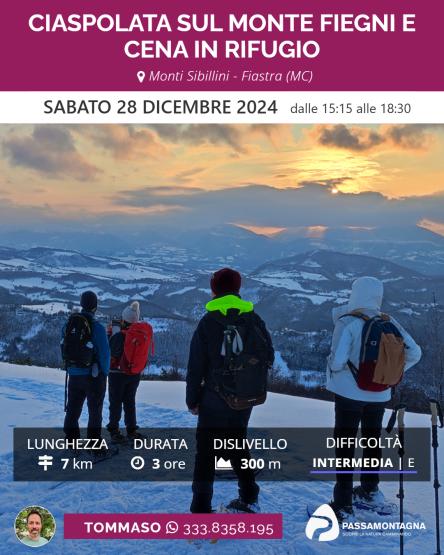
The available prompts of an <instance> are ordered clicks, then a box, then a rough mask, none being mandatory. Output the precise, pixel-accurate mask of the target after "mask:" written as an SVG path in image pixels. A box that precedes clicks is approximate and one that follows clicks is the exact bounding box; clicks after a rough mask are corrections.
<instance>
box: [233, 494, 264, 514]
mask: <svg viewBox="0 0 444 555" xmlns="http://www.w3.org/2000/svg"><path fill="white" fill-rule="evenodd" d="M225 509H226V512H228V513H252V514H254V513H260V512H261V508H260V506H259V503H258V502H257V501H255V502H254V503H245V501H242V499H240V497H238V498H237V499H233V500H232V501H230V502H229V503H228V505H227V506H226V507H225Z"/></svg>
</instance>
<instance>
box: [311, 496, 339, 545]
mask: <svg viewBox="0 0 444 555" xmlns="http://www.w3.org/2000/svg"><path fill="white" fill-rule="evenodd" d="M324 528H327V530H326V531H325V532H321V533H320V534H319V538H318V540H319V541H320V542H330V541H333V540H335V539H336V538H337V537H338V536H339V523H338V519H337V518H336V515H335V513H334V511H333V509H332V508H331V507H330V505H327V504H324V505H321V506H320V507H318V508H317V509H316V511H315V512H314V513H313V514H312V515H311V517H310V520H309V521H308V522H307V526H306V527H305V535H306V536H307V538H308V539H310V540H312V539H313V536H314V533H315V532H316V530H319V529H321V530H323V529H324Z"/></svg>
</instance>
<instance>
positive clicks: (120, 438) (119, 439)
mask: <svg viewBox="0 0 444 555" xmlns="http://www.w3.org/2000/svg"><path fill="white" fill-rule="evenodd" d="M110 436H111V443H126V437H125V436H124V435H123V434H122V432H121V431H120V430H116V431H114V432H110Z"/></svg>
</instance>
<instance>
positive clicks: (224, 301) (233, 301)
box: [205, 295, 254, 316]
mask: <svg viewBox="0 0 444 555" xmlns="http://www.w3.org/2000/svg"><path fill="white" fill-rule="evenodd" d="M205 308H206V309H207V310H208V312H215V311H216V310H218V311H219V312H221V313H222V314H223V315H224V316H226V315H227V311H228V310H230V308H237V310H239V314H243V313H244V312H253V310H254V305H253V303H250V301H244V300H242V299H240V298H239V297H237V296H236V295H225V296H224V297H219V298H217V299H213V300H212V301H210V302H208V303H207V304H206V305H205Z"/></svg>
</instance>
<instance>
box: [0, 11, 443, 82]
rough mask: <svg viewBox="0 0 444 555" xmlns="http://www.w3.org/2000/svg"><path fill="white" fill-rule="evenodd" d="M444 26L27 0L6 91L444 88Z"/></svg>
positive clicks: (380, 17) (426, 16)
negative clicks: (443, 46)
mask: <svg viewBox="0 0 444 555" xmlns="http://www.w3.org/2000/svg"><path fill="white" fill-rule="evenodd" d="M443 19H444V3H443V2H433V3H431V2H417V1H415V2H414V1H412V0H410V1H409V0H407V1H406V0H372V1H369V0H367V1H361V2H356V1H355V0H343V1H341V2H334V3H332V2H331V0H313V1H312V2H309V3H303V2H294V1H289V0H284V1H278V2H273V3H272V4H270V3H269V2H264V1H263V0H259V1H257V2H254V3H247V2H238V1H233V0H228V1H225V2H208V1H203V0H190V1H189V2H186V3H183V2H175V3H172V2H167V3H166V2H160V1H153V2H148V3H147V2H146V1H144V0H133V1H132V2H123V1H121V0H120V1H116V0H107V1H106V2H105V1H104V0H98V1H95V2H93V3H92V2H80V1H79V0H77V1H75V0H64V1H63V2H59V1H56V0H40V1H39V2H34V1H29V0H17V1H16V2H11V3H8V4H7V7H6V6H4V7H3V13H2V17H1V19H0V46H1V52H2V57H1V65H0V69H1V71H0V90H4V91H15V90H17V91H43V90H44V91H86V90H89V91H125V90H127V91H139V90H140V91H145V90H147V91H148V90H155V91H161V90H184V91H186V90H189V91H197V90H208V91H210V90H217V91H220V90H251V91H254V90H262V91H263V90H320V91H322V90H342V91H344V90H348V91H359V90H362V91H376V90H385V91H390V90H393V91H395V90H403V91H413V90H416V91H426V90H430V91H439V90H444V72H443V71H442V69H441V65H442V64H441V59H440V58H441V46H440V38H441V36H442V34H441V23H442V21H443ZM438 49H440V50H439V51H438Z"/></svg>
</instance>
